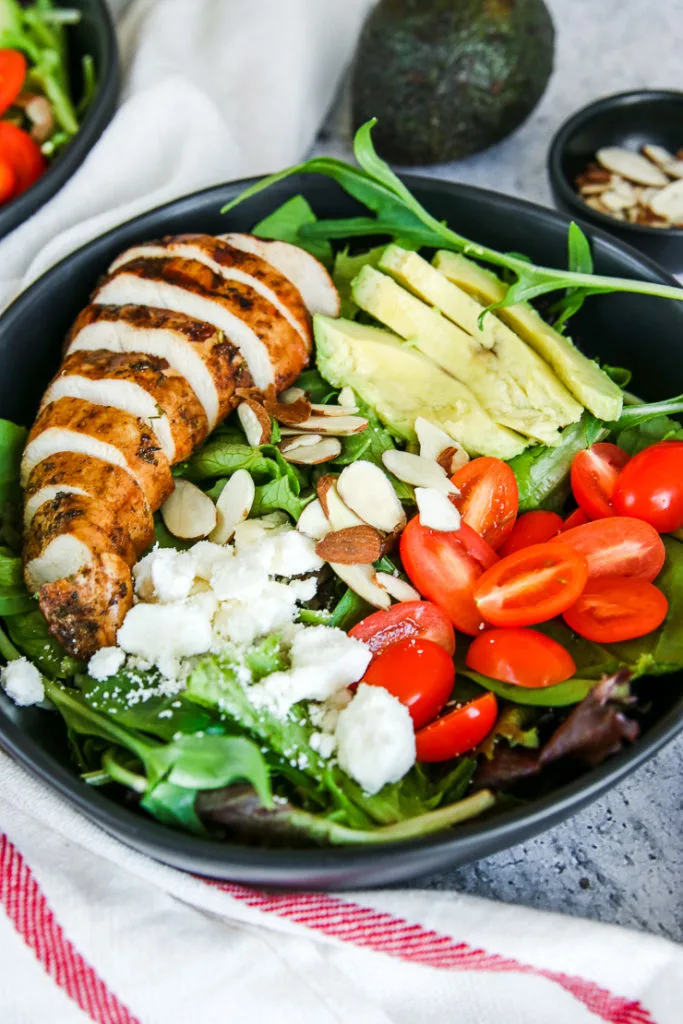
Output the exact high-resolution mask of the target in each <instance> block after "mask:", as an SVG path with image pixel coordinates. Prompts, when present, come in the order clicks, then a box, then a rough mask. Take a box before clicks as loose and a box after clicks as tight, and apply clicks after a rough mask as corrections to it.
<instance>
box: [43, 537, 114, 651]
mask: <svg viewBox="0 0 683 1024" xmlns="http://www.w3.org/2000/svg"><path fill="white" fill-rule="evenodd" d="M38 603H39V605H40V610H41V611H42V613H43V615H44V616H45V618H46V619H47V621H48V624H49V627H50V632H51V633H52V634H53V635H54V636H56V638H57V639H58V640H59V642H60V643H61V645H62V646H63V647H64V648H65V649H66V650H67V651H68V652H69V654H71V655H73V656H74V657H75V658H79V659H81V660H83V661H85V660H87V659H88V658H90V657H92V655H93V654H94V653H95V652H96V651H98V650H99V649H100V647H112V646H114V645H115V644H116V634H117V632H118V630H119V627H120V626H121V623H122V622H123V620H124V619H125V617H126V614H127V612H128V610H129V609H130V608H131V607H132V604H133V580H132V577H131V572H130V569H129V568H128V566H127V565H126V562H125V561H124V560H123V558H121V557H120V555H116V554H114V553H113V552H110V551H104V552H102V553H101V554H99V555H97V556H96V557H95V558H93V559H91V560H90V561H89V562H87V563H86V564H85V565H83V566H82V567H81V568H80V569H78V570H77V571H76V572H74V573H73V574H72V575H70V576H67V577H65V578H64V579H59V580H55V581H54V583H45V584H43V586H42V587H41V588H40V590H39V592H38Z"/></svg>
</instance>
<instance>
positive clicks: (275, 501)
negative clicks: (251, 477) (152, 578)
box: [250, 475, 315, 520]
mask: <svg viewBox="0 0 683 1024" xmlns="http://www.w3.org/2000/svg"><path fill="white" fill-rule="evenodd" d="M314 497H315V495H313V494H310V495H308V497H306V498H300V497H299V494H298V484H297V485H296V490H295V485H294V484H293V482H292V477H291V476H289V475H288V476H281V477H280V478H279V479H278V480H270V481H269V482H268V483H267V484H259V485H257V487H256V488H255V494H254V501H253V504H252V506H251V512H250V515H252V516H264V515H266V514H267V513H268V512H275V511H276V510H277V509H281V510H282V511H283V512H287V513H288V515H290V516H291V517H292V519H294V520H298V518H299V516H300V515H301V513H302V512H303V510H304V509H305V508H306V505H308V503H309V502H310V501H312V500H313V498H314Z"/></svg>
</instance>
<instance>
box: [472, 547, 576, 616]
mask: <svg viewBox="0 0 683 1024" xmlns="http://www.w3.org/2000/svg"><path fill="white" fill-rule="evenodd" d="M587 579H588V566H587V565H586V559H585V558H584V556H583V555H581V554H580V553H579V552H578V551H575V550H574V549H573V548H571V547H570V546H569V545H568V544H563V543H561V542H560V541H548V543H546V544H532V546H531V547H528V548H522V550H521V551H516V552H515V553H514V554H512V555H508V557H507V558H502V559H501V560H500V561H499V562H497V563H496V564H495V565H494V566H492V567H491V568H490V569H488V570H487V571H486V572H485V573H484V574H483V575H482V577H481V579H479V580H478V581H477V583H476V585H475V588H474V602H475V604H476V606H477V609H478V611H479V613H480V615H481V616H482V617H483V618H484V619H485V620H486V621H487V622H490V623H492V624H493V625H494V626H533V625H534V624H535V623H537V622H547V621H548V619H553V618H555V616H556V615H560V614H561V613H562V612H563V611H564V610H565V609H566V608H569V606H570V605H572V604H573V603H574V602H575V601H576V599H577V598H578V596H579V594H580V593H581V591H582V590H583V588H584V586H585V585H586V580H587Z"/></svg>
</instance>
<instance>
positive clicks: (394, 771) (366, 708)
mask: <svg viewBox="0 0 683 1024" xmlns="http://www.w3.org/2000/svg"><path fill="white" fill-rule="evenodd" d="M335 738H336V741H337V758H338V760H339V764H340V765H341V767H342V768H343V769H344V771H345V772H346V773H347V774H348V775H350V776H351V778H353V779H355V780H356V782H358V783H360V785H361V786H362V787H363V790H364V791H365V792H366V793H369V794H372V793H378V792H379V791H380V789H382V787H383V786H385V785H386V784H387V783H389V782H398V780H399V779H401V778H403V776H404V775H405V773H406V772H407V771H408V769H409V768H410V767H411V766H412V765H413V764H414V763H415V732H414V729H413V721H412V718H411V717H410V712H409V711H408V708H407V707H406V706H405V704H401V702H400V701H399V700H397V699H396V697H394V696H392V694H390V693H389V691H388V690H385V689H384V688H383V687H381V686H367V685H366V684H365V683H361V684H360V686H359V687H358V689H357V690H356V693H355V695H354V697H353V700H352V701H351V703H350V704H349V705H348V707H346V708H344V710H343V711H342V712H341V713H340V715H339V720H338V722H337V728H336V730H335Z"/></svg>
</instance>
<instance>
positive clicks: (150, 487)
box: [21, 398, 173, 511]
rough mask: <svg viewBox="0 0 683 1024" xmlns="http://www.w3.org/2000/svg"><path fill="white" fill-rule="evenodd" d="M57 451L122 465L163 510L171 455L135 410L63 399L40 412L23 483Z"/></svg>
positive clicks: (150, 502)
mask: <svg viewBox="0 0 683 1024" xmlns="http://www.w3.org/2000/svg"><path fill="white" fill-rule="evenodd" d="M58 452H79V453H80V454H81V455H91V456H93V457H94V458H96V459H102V460H103V461H104V462H110V463H112V465H115V466H120V467H121V468H122V469H125V470H126V472H128V473H130V475H131V476H132V477H133V479H134V480H136V481H137V483H139V485H140V487H141V488H142V492H143V494H144V496H145V500H146V502H147V504H148V506H149V507H150V509H152V511H154V510H156V509H158V508H159V507H160V506H161V505H163V503H164V501H165V500H166V498H167V497H168V496H169V494H170V493H171V491H172V490H173V477H172V476H171V468H170V466H169V464H168V459H167V458H166V456H165V455H164V453H163V452H162V451H161V448H160V447H159V442H158V441H157V439H156V437H154V435H153V434H152V432H151V431H150V429H149V427H148V426H147V425H146V424H145V423H143V421H142V420H140V419H138V418H137V416H131V414H130V413H127V412H123V410H121V409H111V408H107V407H106V406H103V405H93V404H92V402H86V401H84V400H83V399H81V398H60V399H58V401H56V402H52V403H51V404H50V405H48V406H47V408H45V409H43V411H42V412H41V413H40V414H39V416H38V419H37V420H36V422H35V423H34V425H33V428H32V430H31V432H30V434H29V435H28V442H27V444H26V448H25V449H24V455H23V458H22V461H21V485H22V487H26V484H27V483H28V480H29V477H30V475H31V472H32V470H33V469H34V467H35V466H37V465H38V463H40V462H42V461H43V459H49V458H51V457H52V456H53V455H56V454H57V453H58Z"/></svg>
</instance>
